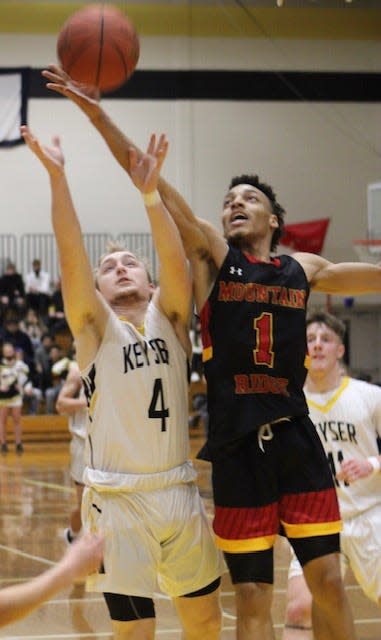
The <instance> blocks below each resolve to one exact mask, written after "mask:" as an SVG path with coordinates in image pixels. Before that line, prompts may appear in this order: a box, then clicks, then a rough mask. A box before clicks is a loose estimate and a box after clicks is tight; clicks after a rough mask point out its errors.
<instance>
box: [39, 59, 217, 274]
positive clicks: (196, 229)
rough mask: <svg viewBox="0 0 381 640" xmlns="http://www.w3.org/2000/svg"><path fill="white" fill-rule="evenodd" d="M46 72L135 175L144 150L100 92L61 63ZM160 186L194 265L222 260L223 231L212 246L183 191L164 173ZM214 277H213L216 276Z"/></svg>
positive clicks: (52, 85) (56, 88) (50, 84)
mask: <svg viewBox="0 0 381 640" xmlns="http://www.w3.org/2000/svg"><path fill="white" fill-rule="evenodd" d="M43 75H44V77H45V78H46V79H47V80H49V82H48V84H47V87H48V89H51V90H53V91H56V92H57V93H60V94H61V95H64V96H66V97H67V98H69V99H70V100H72V101H73V102H74V103H75V104H76V105H77V106H78V107H79V108H80V109H81V110H82V111H83V112H84V113H85V114H86V115H87V117H88V118H89V119H90V121H91V122H92V124H93V125H94V127H95V128H96V129H97V130H98V132H99V133H100V135H101V136H102V138H103V139H104V140H105V142H106V144H107V145H108V147H109V149H110V151H111V152H112V154H113V155H114V157H115V158H116V160H117V161H118V162H119V164H120V165H121V166H122V167H123V168H124V169H125V171H126V172H127V173H128V174H129V175H131V164H130V158H131V155H130V150H131V148H133V149H135V153H136V157H137V159H138V160H140V159H141V158H142V155H143V152H142V151H141V150H140V149H139V148H138V147H137V146H136V145H135V144H134V142H133V141H132V140H131V139H130V138H128V137H127V136H126V135H125V134H124V133H123V132H122V131H121V130H120V129H119V128H118V127H117V126H116V125H115V123H114V122H113V121H112V120H111V118H110V117H109V116H108V115H107V114H106V113H105V111H104V110H103V109H102V107H101V105H100V103H99V94H97V93H95V92H94V91H93V90H91V89H90V88H88V87H84V86H83V85H79V84H78V83H76V82H74V81H72V80H71V78H70V76H68V74H67V73H65V72H64V71H63V70H62V69H61V68H60V67H58V66H57V65H50V66H49V67H48V69H46V70H45V71H43ZM157 188H158V191H159V192H160V195H161V197H162V199H163V202H164V204H165V206H166V208H167V210H168V211H169V213H170V215H171V216H172V218H173V219H174V221H175V223H176V226H177V227H178V229H179V231H180V234H181V239H182V241H183V244H184V247H185V252H186V255H187V257H188V258H189V260H191V262H192V264H194V263H195V262H197V261H205V262H206V264H207V265H210V264H211V263H212V262H214V263H216V261H218V262H219V263H221V262H222V260H223V258H224V256H225V255H226V243H225V241H224V239H223V237H222V234H221V233H218V232H217V230H215V235H214V245H213V247H211V246H210V236H208V235H206V234H205V233H204V229H203V228H202V227H201V226H200V225H199V224H198V220H197V219H196V217H195V216H194V214H193V212H192V210H191V208H190V207H189V205H188V204H187V202H186V201H185V200H184V198H183V197H182V196H181V194H180V193H179V192H178V191H177V190H176V189H175V188H174V187H173V186H172V185H171V184H170V183H168V182H167V181H166V180H164V178H163V177H162V176H160V177H159V180H158V184H157ZM217 266H220V264H217ZM212 271H213V270H211V272H210V273H211V274H212ZM210 278H211V279H212V275H211V276H210Z"/></svg>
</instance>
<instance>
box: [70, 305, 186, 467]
mask: <svg viewBox="0 0 381 640" xmlns="http://www.w3.org/2000/svg"><path fill="white" fill-rule="evenodd" d="M81 376H82V380H83V383H84V388H85V393H86V397H87V401H88V410H89V414H88V415H89V418H88V424H87V427H88V438H87V442H86V464H87V465H88V467H90V468H92V469H98V470H101V471H106V472H114V473H122V474H144V473H158V472H161V471H166V470H169V469H172V468H173V467H176V466H178V465H181V464H183V463H184V462H186V461H187V460H188V458H189V455H190V451H189V434H188V380H187V356H186V353H185V351H184V350H183V348H182V346H181V344H180V343H179V341H178V338H177V336H176V334H175V331H174V329H173V327H172V325H171V323H170V322H169V320H168V318H167V317H166V316H165V315H164V314H162V313H161V312H160V311H159V309H158V308H157V307H156V306H155V305H154V304H153V303H152V302H151V303H150V304H149V306H148V309H147V313H146V316H145V320H144V335H143V333H140V332H139V331H138V330H137V329H136V328H135V327H134V326H133V325H132V324H131V323H129V322H125V321H122V320H120V319H119V318H118V317H117V316H116V315H115V314H114V313H113V312H111V313H110V317H109V320H108V323H107V327H106V330H105V334H104V336H103V340H102V343H101V345H100V347H99V350H98V353H97V355H96V357H95V359H94V361H93V362H92V363H91V364H90V365H89V366H88V367H87V368H86V369H85V370H83V371H82V372H81Z"/></svg>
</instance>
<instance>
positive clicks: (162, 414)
mask: <svg viewBox="0 0 381 640" xmlns="http://www.w3.org/2000/svg"><path fill="white" fill-rule="evenodd" d="M148 417H149V418H159V419H160V420H161V430H162V431H166V430H167V427H166V424H165V419H166V418H169V409H165V408H164V392H163V381H162V379H161V378H156V379H155V382H154V385H153V393H152V398H151V403H150V406H149V409H148Z"/></svg>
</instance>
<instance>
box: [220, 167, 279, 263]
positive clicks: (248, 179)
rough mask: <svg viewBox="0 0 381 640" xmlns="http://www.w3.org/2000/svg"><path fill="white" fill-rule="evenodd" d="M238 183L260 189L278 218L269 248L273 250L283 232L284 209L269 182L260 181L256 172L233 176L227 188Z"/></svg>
mask: <svg viewBox="0 0 381 640" xmlns="http://www.w3.org/2000/svg"><path fill="white" fill-rule="evenodd" d="M239 184H250V185H251V186H252V187H255V188H256V189H259V191H262V193H264V194H265V196H267V197H268V199H269V200H270V202H271V208H272V212H273V213H274V214H275V215H276V217H277V218H278V225H279V226H278V228H277V229H275V231H274V233H273V235H272V238H271V247H270V249H271V251H275V250H276V248H277V246H278V244H279V240H280V238H281V237H282V233H283V227H284V216H285V215H286V211H285V209H284V208H283V207H282V205H280V204H279V202H278V201H277V199H276V193H275V191H274V189H273V188H272V187H270V185H269V184H266V182H261V181H260V179H259V177H258V176H257V175H256V174H252V173H251V174H242V175H241V176H235V177H234V178H232V179H231V182H230V185H229V190H230V189H232V188H233V187H236V186H237V185H239Z"/></svg>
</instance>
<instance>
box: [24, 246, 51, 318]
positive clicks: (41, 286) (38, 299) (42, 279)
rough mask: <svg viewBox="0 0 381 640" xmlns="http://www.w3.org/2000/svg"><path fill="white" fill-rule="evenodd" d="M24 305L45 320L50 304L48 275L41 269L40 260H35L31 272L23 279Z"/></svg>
mask: <svg viewBox="0 0 381 640" xmlns="http://www.w3.org/2000/svg"><path fill="white" fill-rule="evenodd" d="M25 293H26V303H27V306H28V307H32V308H33V309H35V310H36V311H37V313H38V314H39V315H40V316H41V317H42V318H43V319H44V320H45V318H46V317H47V315H48V309H49V304H50V274H49V273H48V272H47V271H43V270H42V269H41V260H39V259H38V258H35V259H34V260H33V262H32V271H30V272H29V273H28V274H27V275H26V278H25Z"/></svg>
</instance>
